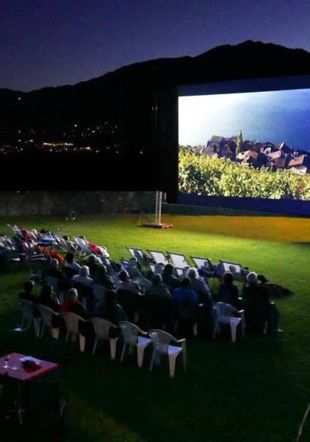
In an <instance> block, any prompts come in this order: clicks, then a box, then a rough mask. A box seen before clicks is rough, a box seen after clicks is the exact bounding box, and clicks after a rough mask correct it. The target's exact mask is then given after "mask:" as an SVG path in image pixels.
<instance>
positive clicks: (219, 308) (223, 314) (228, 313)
mask: <svg viewBox="0 0 310 442" xmlns="http://www.w3.org/2000/svg"><path fill="white" fill-rule="evenodd" d="M213 309H214V314H215V318H214V329H213V339H215V336H216V333H218V332H219V331H220V328H221V325H222V324H228V325H230V331H231V340H232V342H236V335H237V326H238V325H239V324H241V328H242V336H244V329H245V321H244V310H237V309H236V308H235V307H233V306H232V305H230V304H225V303H224V302H217V303H216V304H215V305H214V307H213ZM236 315H238V316H236Z"/></svg>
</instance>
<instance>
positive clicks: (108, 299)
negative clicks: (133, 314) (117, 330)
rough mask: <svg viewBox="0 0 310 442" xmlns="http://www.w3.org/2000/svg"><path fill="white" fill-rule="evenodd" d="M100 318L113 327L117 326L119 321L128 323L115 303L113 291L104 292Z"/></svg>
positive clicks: (124, 314)
mask: <svg viewBox="0 0 310 442" xmlns="http://www.w3.org/2000/svg"><path fill="white" fill-rule="evenodd" d="M100 316H101V317H102V318H104V319H106V320H107V321H110V322H112V323H113V324H115V325H118V324H119V323H120V321H128V319H127V316H126V313H125V312H124V310H123V308H122V307H121V306H120V305H119V304H118V303H117V301H116V293H115V291H114V290H109V291H107V292H106V294H105V302H104V309H103V311H102V313H101V315H100Z"/></svg>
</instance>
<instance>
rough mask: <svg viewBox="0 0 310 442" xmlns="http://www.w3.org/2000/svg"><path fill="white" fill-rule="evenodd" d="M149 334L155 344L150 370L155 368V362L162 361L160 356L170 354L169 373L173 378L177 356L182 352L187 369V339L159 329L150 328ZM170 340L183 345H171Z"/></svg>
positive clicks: (184, 365)
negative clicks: (177, 337)
mask: <svg viewBox="0 0 310 442" xmlns="http://www.w3.org/2000/svg"><path fill="white" fill-rule="evenodd" d="M149 336H150V338H151V341H152V344H153V353H152V358H151V363H150V371H151V370H152V369H153V365H154V363H155V364H159V363H160V358H161V356H162V355H168V358H169V374H170V378H171V379H172V378H173V377H174V373H175V362H176V358H177V356H178V355H179V354H180V353H182V354H183V368H184V370H186V339H184V338H183V339H176V338H175V337H174V336H172V335H170V334H169V333H167V332H165V331H163V330H158V329H153V330H150V331H149ZM170 342H173V343H176V344H181V346H176V345H170Z"/></svg>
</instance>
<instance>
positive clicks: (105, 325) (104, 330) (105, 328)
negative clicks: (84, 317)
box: [91, 318, 117, 339]
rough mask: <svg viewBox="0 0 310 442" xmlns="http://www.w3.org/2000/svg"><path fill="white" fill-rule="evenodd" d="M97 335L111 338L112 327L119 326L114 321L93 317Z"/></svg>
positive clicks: (102, 337)
mask: <svg viewBox="0 0 310 442" xmlns="http://www.w3.org/2000/svg"><path fill="white" fill-rule="evenodd" d="M91 322H92V323H93V326H94V329H95V333H96V336H97V337H98V338H101V339H109V332H110V328H111V327H112V328H117V327H116V325H114V324H113V323H112V322H110V321H107V320H106V319H102V318H91Z"/></svg>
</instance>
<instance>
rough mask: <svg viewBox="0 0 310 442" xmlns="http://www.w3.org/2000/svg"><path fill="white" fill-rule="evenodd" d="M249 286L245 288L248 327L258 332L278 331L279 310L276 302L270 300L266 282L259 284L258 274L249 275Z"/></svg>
mask: <svg viewBox="0 0 310 442" xmlns="http://www.w3.org/2000/svg"><path fill="white" fill-rule="evenodd" d="M247 282H248V284H247V286H245V287H244V289H243V301H244V308H245V322H246V324H247V329H249V330H251V331H256V332H260V333H262V332H266V331H267V330H269V332H271V333H277V332H278V331H280V330H279V329H278V321H279V312H278V310H277V308H276V306H275V304H274V303H272V302H270V297H269V293H268V291H267V289H266V287H264V284H258V280H257V274H256V273H255V272H250V273H249V274H248V275H247Z"/></svg>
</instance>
